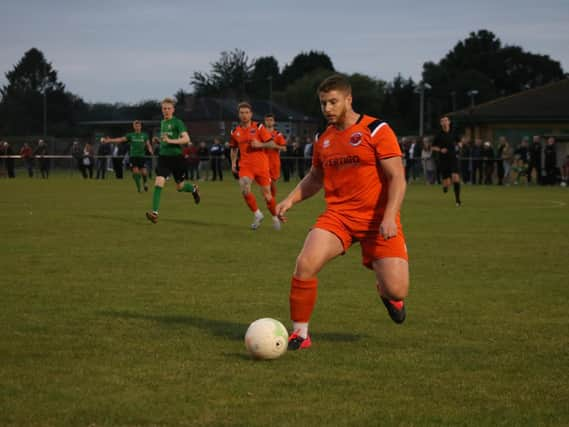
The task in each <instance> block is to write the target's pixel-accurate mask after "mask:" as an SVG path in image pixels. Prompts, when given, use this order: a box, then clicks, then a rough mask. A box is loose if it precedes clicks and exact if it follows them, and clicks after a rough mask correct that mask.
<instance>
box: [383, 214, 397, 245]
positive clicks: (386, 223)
mask: <svg viewBox="0 0 569 427" xmlns="http://www.w3.org/2000/svg"><path fill="white" fill-rule="evenodd" d="M379 234H381V236H382V237H383V238H384V239H385V240H389V239H391V238H392V237H395V236H397V224H396V223H395V221H394V220H392V219H385V218H384V219H383V221H381V224H380V225H379Z"/></svg>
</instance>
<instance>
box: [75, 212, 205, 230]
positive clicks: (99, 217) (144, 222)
mask: <svg viewBox="0 0 569 427" xmlns="http://www.w3.org/2000/svg"><path fill="white" fill-rule="evenodd" d="M84 217H86V218H92V219H95V220H97V221H109V222H120V223H127V224H129V225H133V224H135V225H136V224H137V225H144V226H148V225H152V224H150V223H149V222H148V220H147V219H146V218H145V217H144V212H143V213H142V215H141V216H139V217H138V218H136V219H133V218H132V217H126V216H120V215H95V214H90V215H84ZM160 222H168V223H174V224H182V225H198V226H202V227H206V226H207V227H209V226H211V225H215V224H214V223H212V222H206V221H198V220H195V219H183V220H182V219H171V218H170V219H169V218H167V217H165V218H164V219H162V218H161V221H160Z"/></svg>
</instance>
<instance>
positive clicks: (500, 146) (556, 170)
mask: <svg viewBox="0 0 569 427" xmlns="http://www.w3.org/2000/svg"><path fill="white" fill-rule="evenodd" d="M400 145H401V150H402V152H403V153H404V163H405V175H406V179H407V182H413V181H416V180H417V179H418V177H422V178H423V179H424V181H425V182H426V183H427V184H435V183H437V184H440V183H441V176H440V169H439V167H438V166H439V160H438V153H437V152H436V151H433V150H432V138H430V137H424V138H415V137H407V138H401V140H400ZM455 148H456V150H455V151H456V153H457V160H458V165H459V173H460V176H461V180H462V182H464V183H465V184H473V185H493V184H496V185H511V184H514V185H516V184H522V183H524V184H531V183H532V182H535V183H536V184H540V185H556V184H558V183H560V184H561V185H562V186H566V185H567V175H568V171H569V156H567V157H566V158H565V159H562V162H560V163H561V166H558V159H557V147H556V141H555V138H554V137H551V136H550V137H547V138H543V137H541V136H534V137H533V139H532V143H531V144H530V143H529V138H527V137H525V138H522V140H521V141H520V142H519V144H518V145H517V146H515V147H514V145H513V144H511V143H510V141H508V139H507V138H506V137H504V136H502V137H500V138H499V139H498V141H496V142H492V141H484V140H482V139H481V138H475V139H474V141H470V140H469V139H468V138H466V137H464V136H463V137H461V138H460V139H459V140H458V141H457V142H456V147H455ZM559 160H561V159H559Z"/></svg>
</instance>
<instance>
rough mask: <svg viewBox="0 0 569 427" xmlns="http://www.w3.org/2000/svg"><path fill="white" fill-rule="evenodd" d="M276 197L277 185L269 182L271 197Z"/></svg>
mask: <svg viewBox="0 0 569 427" xmlns="http://www.w3.org/2000/svg"><path fill="white" fill-rule="evenodd" d="M276 195H277V184H275V183H274V182H271V196H273V199H274V198H275V197H276Z"/></svg>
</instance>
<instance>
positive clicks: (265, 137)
mask: <svg viewBox="0 0 569 427" xmlns="http://www.w3.org/2000/svg"><path fill="white" fill-rule="evenodd" d="M257 133H258V135H259V139H260V140H261V142H269V141H270V140H271V139H273V135H271V132H269V131H268V130H267V128H266V127H265V126H262V125H261V126H259V127H258V132H257Z"/></svg>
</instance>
